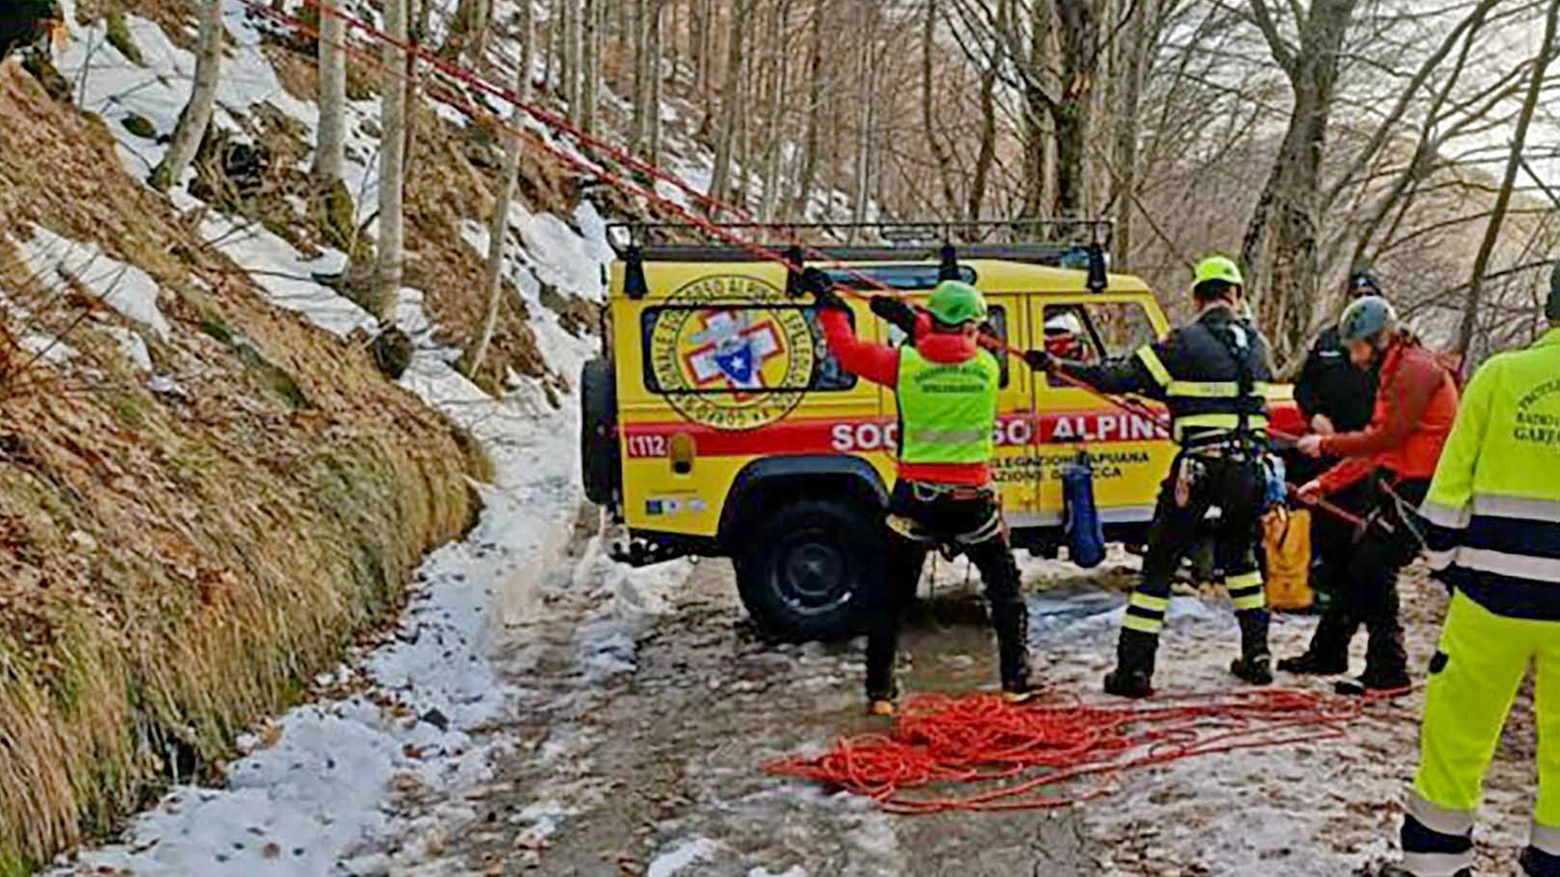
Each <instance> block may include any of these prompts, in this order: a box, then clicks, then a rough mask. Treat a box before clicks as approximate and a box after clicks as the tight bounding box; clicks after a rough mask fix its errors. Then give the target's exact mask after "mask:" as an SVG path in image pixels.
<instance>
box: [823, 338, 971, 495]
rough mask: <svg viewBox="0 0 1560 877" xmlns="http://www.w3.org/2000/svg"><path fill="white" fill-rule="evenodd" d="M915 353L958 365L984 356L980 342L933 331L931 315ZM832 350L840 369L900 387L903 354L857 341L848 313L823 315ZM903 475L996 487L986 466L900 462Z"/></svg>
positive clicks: (927, 480)
mask: <svg viewBox="0 0 1560 877" xmlns="http://www.w3.org/2000/svg"><path fill="white" fill-rule="evenodd" d="M916 319H917V322H916V330H915V349H916V350H917V351H918V352H919V353H920V354H921V355H922V356H924V357H926V358H927V359H928V360H930V361H931V362H940V363H948V364H956V363H961V362H964V361H965V360H968V359H973V358H974V357H975V355H976V354H977V353H979V352H980V345H979V344H978V343H977V342H976V340H975V339H974V338H969V337H966V336H964V335H954V334H949V333H944V332H933V331H931V317H929V316H928V315H926V314H925V313H922V314H919V315H918V316H917V318H916ZM818 322H819V323H820V324H822V326H823V335H824V338H825V339H827V340H828V342H829V350H830V352H832V353H833V354H834V358H835V359H838V360H839V362H840V367H841V368H843V369H845V370H846V371H848V372H850V373H851V374H854V375H857V376H859V377H861V378H863V379H865V380H868V381H871V382H872V383H874V384H879V385H882V386H884V387H888V388H890V389H896V388H897V387H898V386H899V351H898V350H896V349H895V348H893V347H890V346H889V345H887V344H875V343H873V342H871V341H863V340H861V339H860V338H858V337H856V330H855V329H854V328H853V327H852V326H851V324H850V318H849V317H848V316H847V315H846V314H845V313H844V312H843V311H837V310H834V309H832V308H824V309H823V310H821V311H819V312H818ZM899 477H900V479H901V480H904V481H921V482H925V483H928V484H957V485H971V486H975V487H984V486H986V485H988V484H990V483H991V467H990V466H989V465H988V464H986V463H971V464H963V463H959V464H953V463H919V464H911V463H900V464H899Z"/></svg>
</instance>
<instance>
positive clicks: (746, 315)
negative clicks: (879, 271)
mask: <svg viewBox="0 0 1560 877" xmlns="http://www.w3.org/2000/svg"><path fill="white" fill-rule="evenodd" d="M851 320H852V322H854V320H855V315H854V314H853V315H852V316H851ZM640 341H641V343H642V344H643V349H644V351H645V356H644V380H645V387H646V388H647V389H648V390H650V391H651V392H653V393H661V394H665V395H703V394H732V395H737V396H744V395H753V394H756V393H770V392H802V391H808V392H838V391H843V390H849V389H851V388H853V387H855V386H856V376H855V375H853V374H850V373H848V372H846V371H845V370H844V369H842V368H840V364H839V361H838V360H836V359H835V358H834V356H833V354H831V353H830V352H829V348H828V345H827V344H826V343H825V341H824V337H823V327H822V326H821V325H819V323H818V309H817V308H816V307H814V306H811V305H794V306H793V305H772V304H770V305H753V306H732V307H719V308H708V307H695V306H679V305H667V306H664V307H653V308H646V309H645V311H644V313H643V314H642V315H641V317H640Z"/></svg>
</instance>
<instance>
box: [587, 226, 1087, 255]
mask: <svg viewBox="0 0 1560 877" xmlns="http://www.w3.org/2000/svg"><path fill="white" fill-rule="evenodd" d="M712 228H713V229H717V230H719V231H721V232H727V233H729V234H731V235H733V236H736V237H740V238H741V239H743V240H747V241H753V242H754V243H755V245H756V246H761V247H763V248H764V249H766V250H771V251H773V252H781V253H783V252H785V251H786V250H787V249H788V248H790V247H791V246H793V245H800V246H803V247H807V248H809V249H811V250H817V251H822V252H824V253H833V252H839V253H845V254H854V253H863V254H866V255H864V256H856V255H841V256H831V257H832V258H882V259H893V260H896V261H897V260H907V259H920V258H924V257H925V254H926V253H927V252H929V251H930V252H932V253H933V259H934V261H935V260H939V259H940V257H941V251H942V247H943V246H944V245H946V244H952V245H953V246H954V247H955V248H956V249H957V250H958V252H959V253H960V254H961V255H962V254H964V253H966V252H974V251H976V250H978V249H979V248H981V247H987V248H989V249H987V250H986V252H998V248H1005V249H1002V250H1001V252H1006V253H1012V254H1015V255H1018V254H1022V253H1025V252H1029V251H1032V252H1033V253H1034V258H1048V259H1054V258H1056V254H1058V253H1064V252H1067V251H1069V250H1071V249H1072V248H1074V247H1080V246H1088V245H1090V244H1098V245H1100V246H1101V247H1106V248H1108V247H1109V246H1110V241H1111V233H1112V228H1113V226H1112V224H1111V222H1110V221H1109V220H1105V219H1008V220H983V221H980V222H945V221H942V220H927V221H906V222H770V223H758V222H749V223H711V224H710V225H709V226H704V225H697V224H694V223H661V222H626V223H613V224H611V225H608V226H607V240H608V242H609V243H610V244H611V245H612V248H613V250H615V251H616V252H617V254H618V255H619V256H620V257H622V256H626V255H627V253H628V249H629V248H630V247H635V246H637V247H639V249H640V252H641V254H642V255H643V256H644V258H646V259H648V260H651V261H661V260H664V259H666V258H668V257H666V256H661V255H660V254H661V253H668V254H674V255H672V256H670V258H679V259H686V260H690V261H697V260H698V259H697V258H696V257H697V255H698V254H700V253H708V254H709V260H710V261H721V262H726V261H741V260H747V261H751V260H752V259H753V258H754V256H753V254H752V252H751V249H750V248H748V247H745V246H741V245H738V244H733V243H727V242H724V241H721V240H711V238H712V235H711V233H710V229H712ZM810 255H814V256H815V257H816V254H810ZM992 258H995V257H992Z"/></svg>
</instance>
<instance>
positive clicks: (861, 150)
mask: <svg viewBox="0 0 1560 877" xmlns="http://www.w3.org/2000/svg"><path fill="white" fill-rule="evenodd" d="M862 17H863V19H864V20H863V21H862V27H861V33H862V37H863V38H862V50H861V69H860V70H858V71H857V74H856V75H857V77H858V80H857V82H858V85H859V90H858V91H857V93H856V101H857V107H856V110H857V112H858V113H859V114H860V116H859V119H860V121H859V122H858V124H859V125H860V127H859V128H858V129H857V131H856V180H855V182H856V192H855V203H854V204H853V205H852V207H851V221H852V222H858V223H859V222H865V221H866V218H867V201H868V199H869V198H870V197H871V195H872V148H873V146H874V145H875V142H874V138H873V136H872V128H873V125H874V123H875V122H876V119H877V113H876V109H877V101H876V100H874V97H875V95H874V94H873V92H874V91H875V90H876V88H877V69H878V65H877V63H876V62H877V59H876V42H877V5H876V4H875V3H869V4H865V5H864V6H863V7H862ZM928 133H932V132H928ZM934 136H935V135H934ZM851 235H852V237H854V236H855V230H854V229H852V232H851Z"/></svg>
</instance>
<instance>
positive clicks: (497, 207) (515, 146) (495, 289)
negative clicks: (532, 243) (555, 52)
mask: <svg viewBox="0 0 1560 877" xmlns="http://www.w3.org/2000/svg"><path fill="white" fill-rule="evenodd" d="M520 5H521V7H522V11H521V13H520V14H521V16H522V17H523V19H524V23H523V24H522V30H521V40H522V44H521V48H520V55H521V57H522V58H525V57H527V56H529V55H530V53H531V52H530V48H529V46H528V45H527V44H526V43H527V42H528V41H527V40H526V36H525V28H526V27H528V26H529V23H530V17H531V16H530V12H529V10H526V9H525V8H524V7H526V6H528V5H530V4H529V3H528V2H527V0H522V2H521V4H520ZM528 68H529V65H528V64H522V65H520V67H519V70H520V72H519V73H517V74H516V76H515V93H516V94H521V95H523V94H525V93H526V91H527V89H528V88H529V87H530V79H531V77H530V76H529V75H528V74H527V73H526V72H525V71H526V70H527V69H528ZM521 112H523V111H522V110H520V109H519V108H518V107H517V108H515V110H514V111H513V112H512V113H511V114H510V116H509V124H510V126H511V127H513V126H517V125H519V123H520V114H521ZM504 133H505V136H506V137H507V138H508V142H507V143H505V145H504V170H503V179H502V181H501V182H500V183H499V187H498V194H497V195H496V196H495V198H494V201H493V216H492V217H491V219H490V220H489V222H488V252H487V264H486V265H484V266H483V274H482V288H483V291H484V293H485V296H486V305H485V307H484V310H483V315H482V331H481V332H480V333H479V334H478V335H477V341H476V343H475V344H474V345H472V347H471V349H470V350H469V351H468V352H467V355H466V363H465V366H466V368H465V371H466V375H467V376H468V377H472V378H475V377H476V376H477V373H478V372H479V371H481V369H482V362H483V360H485V359H486V358H487V352H488V346H489V345H490V344H492V342H493V330H494V329H495V328H496V327H497V326H498V311H499V306H500V305H501V304H502V303H503V294H504V282H503V279H504V278H503V275H504V244H505V242H506V241H507V240H508V239H509V202H510V201H512V200H513V199H514V197H515V183H516V181H517V180H518V179H519V177H520V137H519V135H518V134H517V133H516V132H515V131H513V130H506V131H505V132H504Z"/></svg>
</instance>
